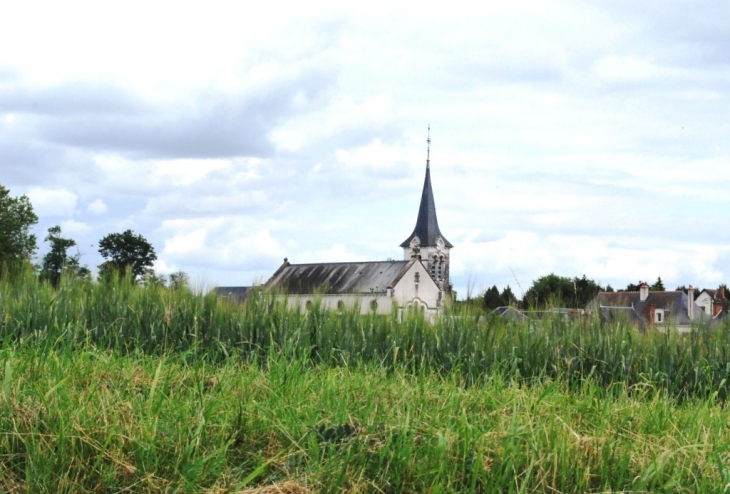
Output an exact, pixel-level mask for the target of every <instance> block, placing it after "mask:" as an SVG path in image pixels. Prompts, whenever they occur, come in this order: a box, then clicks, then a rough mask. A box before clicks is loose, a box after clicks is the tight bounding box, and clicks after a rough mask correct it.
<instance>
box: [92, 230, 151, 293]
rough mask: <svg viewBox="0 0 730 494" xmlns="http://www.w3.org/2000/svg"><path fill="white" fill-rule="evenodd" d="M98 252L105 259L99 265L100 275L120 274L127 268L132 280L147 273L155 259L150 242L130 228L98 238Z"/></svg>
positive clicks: (136, 279)
mask: <svg viewBox="0 0 730 494" xmlns="http://www.w3.org/2000/svg"><path fill="white" fill-rule="evenodd" d="M99 253H100V254H101V256H102V257H103V258H104V259H105V260H106V261H105V262H104V263H103V264H101V265H99V275H100V276H101V277H104V276H108V275H110V274H116V275H122V274H123V273H124V272H125V271H126V270H127V269H129V270H130V272H131V274H132V279H133V281H138V280H139V279H140V278H141V277H142V276H143V275H144V274H145V273H147V271H148V270H149V269H150V268H151V267H152V264H153V263H154V261H155V260H156V259H157V255H156V254H155V248H154V247H152V244H150V243H149V242H148V241H147V240H146V239H145V238H144V237H143V236H142V235H135V234H134V232H133V231H132V230H127V231H125V232H123V233H110V234H109V235H107V236H106V237H104V238H102V239H101V240H99Z"/></svg>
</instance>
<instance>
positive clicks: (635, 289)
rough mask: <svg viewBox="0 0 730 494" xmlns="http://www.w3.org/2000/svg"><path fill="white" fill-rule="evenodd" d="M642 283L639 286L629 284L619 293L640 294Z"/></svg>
mask: <svg viewBox="0 0 730 494" xmlns="http://www.w3.org/2000/svg"><path fill="white" fill-rule="evenodd" d="M641 283H642V282H641V281H640V282H639V284H638V285H634V284H633V283H629V284H628V285H626V288H625V289H623V290H619V292H638V291H639V286H640V285H641Z"/></svg>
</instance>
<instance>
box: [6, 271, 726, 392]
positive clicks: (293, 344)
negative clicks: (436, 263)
mask: <svg viewBox="0 0 730 494" xmlns="http://www.w3.org/2000/svg"><path fill="white" fill-rule="evenodd" d="M0 339H1V340H2V341H3V342H4V344H5V345H6V346H7V345H16V344H32V345H54V346H59V345H70V346H74V345H93V346H94V347H96V348H100V349H109V350H120V351H123V352H134V353H142V354H159V355H161V354H166V353H169V352H187V354H188V355H197V356H198V357H199V358H205V359H209V360H210V359H213V360H216V359H218V360H220V359H224V358H226V357H228V356H230V355H232V354H235V355H236V356H237V358H243V359H244V360H247V361H251V360H257V361H265V360H266V359H267V358H268V356H269V355H270V352H271V351H272V350H273V351H275V352H276V353H277V354H281V355H283V356H284V357H285V358H288V359H292V360H295V359H300V358H305V359H307V361H309V362H310V363H311V364H313V365H317V364H325V365H334V366H352V365H366V364H374V363H375V364H378V365H379V366H381V367H383V368H386V369H388V368H394V367H395V366H396V365H397V366H402V367H403V368H406V369H410V371H412V372H418V371H419V370H420V369H431V370H435V371H437V372H442V373H444V374H448V373H452V372H458V373H459V374H461V375H462V376H463V377H464V379H465V383H466V384H467V385H469V384H474V383H478V382H481V381H482V380H483V379H484V377H485V376H489V375H491V374H494V373H499V374H501V375H504V376H508V377H509V378H510V379H516V380H518V381H520V382H529V381H534V380H543V379H546V378H550V379H562V380H565V381H566V382H568V383H572V382H582V381H583V380H585V379H591V380H593V381H595V383H596V384H598V385H599V386H601V387H602V388H604V389H610V385H612V384H614V383H623V384H626V385H627V386H629V387H630V386H633V385H634V384H637V383H651V384H652V385H653V386H655V387H656V388H657V389H663V390H664V391H665V392H666V393H667V395H669V396H672V397H675V398H678V399H687V398H691V397H696V398H700V399H705V398H708V397H710V396H714V397H716V398H718V399H721V400H724V399H725V398H726V396H727V391H728V377H730V359H729V358H728V357H729V351H730V349H729V348H730V347H729V344H730V327H728V325H727V324H726V325H724V326H721V327H717V328H714V330H712V331H710V330H708V329H707V328H703V327H698V328H696V329H695V330H694V331H692V332H691V333H689V334H687V335H681V334H678V333H677V332H676V331H674V330H672V328H667V330H666V331H664V332H659V331H654V330H650V331H646V332H640V331H637V329H636V328H635V327H634V326H632V325H631V323H630V321H628V320H624V321H621V320H619V321H615V322H613V323H611V324H608V325H604V324H602V323H601V321H600V320H599V319H598V318H597V317H592V318H584V319H583V320H580V321H572V320H567V319H565V318H564V317H563V316H561V315H558V314H556V315H555V316H553V317H547V318H543V319H540V320H538V319H536V318H535V319H531V320H530V321H529V322H528V323H515V322H511V321H505V320H503V319H500V318H491V319H488V320H484V319H483V318H480V317H479V315H478V314H475V313H473V312H471V313H470V312H468V311H461V312H455V311H453V310H450V309H448V308H447V309H446V311H445V313H444V314H443V316H441V317H439V318H438V319H436V321H434V322H432V323H431V322H429V321H427V320H425V319H424V318H423V317H421V316H420V315H419V314H405V315H403V317H400V316H399V315H398V314H397V313H396V312H393V313H392V314H391V315H389V316H380V315H375V314H371V315H367V316H361V315H360V314H359V311H358V309H357V308H350V309H345V310H342V311H328V310H324V309H323V308H322V307H321V305H320V304H318V303H315V304H314V305H313V307H312V309H311V310H310V311H308V312H304V311H301V310H290V309H288V308H287V301H286V299H285V297H282V296H274V295H270V294H266V293H262V292H255V293H254V294H253V295H252V296H251V297H250V298H249V299H248V300H247V302H246V303H244V304H234V303H226V302H224V301H220V300H218V299H217V298H216V297H215V295H213V294H207V295H205V294H201V293H194V292H192V291H190V290H170V289H166V288H164V287H159V286H153V287H147V288H145V287H140V286H136V285H134V284H133V283H131V280H129V279H128V278H127V279H125V278H122V279H112V280H108V281H105V282H102V283H90V282H84V281H78V280H74V279H70V278H64V279H63V280H62V281H61V284H60V285H59V287H58V289H53V288H52V287H51V286H50V285H48V284H46V283H41V282H39V281H38V279H37V277H36V276H35V275H34V273H32V271H30V270H26V271H24V272H21V273H20V274H18V275H17V276H15V277H5V278H3V279H2V280H0Z"/></svg>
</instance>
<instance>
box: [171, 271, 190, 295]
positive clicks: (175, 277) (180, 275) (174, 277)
mask: <svg viewBox="0 0 730 494" xmlns="http://www.w3.org/2000/svg"><path fill="white" fill-rule="evenodd" d="M169 279H170V285H169V286H170V288H172V289H173V290H180V289H181V288H186V287H187V286H188V283H189V282H190V277H189V276H188V274H187V273H186V272H185V271H181V270H178V271H175V272H174V273H170V278H169Z"/></svg>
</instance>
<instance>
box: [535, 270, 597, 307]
mask: <svg viewBox="0 0 730 494" xmlns="http://www.w3.org/2000/svg"><path fill="white" fill-rule="evenodd" d="M601 290H602V288H601V286H600V285H599V284H598V283H596V282H595V281H593V280H591V279H588V278H587V277H586V275H583V277H581V278H577V277H576V278H567V277H565V276H558V275H556V274H553V273H550V274H549V275H547V276H541V277H540V278H538V279H537V280H535V281H534V282H533V284H532V286H531V287H530V288H529V289H528V290H527V292H526V293H525V300H524V302H525V303H527V304H531V305H533V306H537V307H539V306H544V305H546V304H548V303H558V304H561V305H564V306H568V307H583V306H585V305H586V304H587V303H588V302H590V301H591V300H592V299H593V298H594V297H595V296H596V295H598V292H600V291H601Z"/></svg>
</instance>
